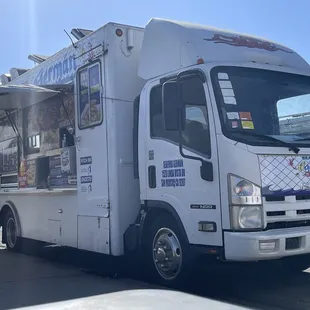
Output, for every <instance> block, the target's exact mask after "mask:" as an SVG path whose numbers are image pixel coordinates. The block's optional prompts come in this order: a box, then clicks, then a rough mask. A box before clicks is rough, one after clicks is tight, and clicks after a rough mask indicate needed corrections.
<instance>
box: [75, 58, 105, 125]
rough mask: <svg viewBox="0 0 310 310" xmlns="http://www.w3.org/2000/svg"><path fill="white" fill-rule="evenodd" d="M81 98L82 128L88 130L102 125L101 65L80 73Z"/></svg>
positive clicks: (80, 117) (80, 114)
mask: <svg viewBox="0 0 310 310" xmlns="http://www.w3.org/2000/svg"><path fill="white" fill-rule="evenodd" d="M79 98H80V99H79V122H80V127H81V128H87V127H91V126H95V125H98V124H100V123H101V122H102V117H103V110H102V104H101V91H100V67H99V64H96V65H94V66H92V67H90V68H89V69H84V70H82V71H80V76H79Z"/></svg>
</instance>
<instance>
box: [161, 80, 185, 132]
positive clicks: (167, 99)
mask: <svg viewBox="0 0 310 310" xmlns="http://www.w3.org/2000/svg"><path fill="white" fill-rule="evenodd" d="M179 86H180V87H181V83H177V82H176V81H167V82H165V83H164V84H163V90H162V102H163V115H164V123H165V129H166V130H167V131H178V130H183V129H184V127H185V109H184V106H183V104H182V102H181V96H180V87H179Z"/></svg>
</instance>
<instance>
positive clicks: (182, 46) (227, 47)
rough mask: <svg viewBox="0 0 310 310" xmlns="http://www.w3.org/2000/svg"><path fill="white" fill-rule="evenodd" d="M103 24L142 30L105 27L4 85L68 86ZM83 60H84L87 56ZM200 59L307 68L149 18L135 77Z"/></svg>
mask: <svg viewBox="0 0 310 310" xmlns="http://www.w3.org/2000/svg"><path fill="white" fill-rule="evenodd" d="M109 25H110V26H114V27H121V28H132V29H136V30H138V31H143V29H142V28H138V27H134V26H129V25H121V24H117V23H112V22H110V23H107V24H105V25H104V26H102V27H101V28H99V29H97V30H96V31H94V32H91V33H89V34H87V35H86V36H85V37H84V38H82V39H80V40H79V41H78V42H77V46H78V48H77V49H75V48H74V47H73V46H72V45H71V46H69V47H67V48H64V49H62V50H60V51H58V52H57V53H56V54H54V55H53V56H51V57H49V58H47V59H46V60H45V61H44V62H42V63H41V64H39V65H37V66H36V67H34V68H32V69H30V70H28V71H27V72H26V73H24V74H22V75H20V76H19V77H17V78H16V79H14V80H12V81H11V82H10V83H9V84H24V83H29V84H35V85H48V84H67V83H72V82H73V78H74V73H75V70H76V69H77V67H78V66H79V65H81V64H82V63H83V61H82V62H81V57H80V56H79V55H80V54H81V53H82V54H83V51H85V50H88V49H89V48H90V47H92V48H94V47H95V46H98V45H99V44H100V43H102V36H103V29H104V28H105V27H107V26H109ZM89 46H90V47H89ZM83 55H85V56H87V53H85V54H83ZM83 57H84V56H83ZM77 58H78V59H77ZM200 58H202V59H203V61H204V62H205V63H208V62H209V63H212V62H218V63H221V64H223V65H224V64H225V63H246V62H256V63H264V64H266V63H268V64H272V65H279V66H283V67H289V68H293V69H299V70H302V71H304V72H307V73H308V72H309V74H310V66H309V64H308V63H307V62H306V61H305V60H304V59H303V58H302V57H301V56H300V55H299V54H297V53H296V52H295V51H293V50H292V49H290V48H288V47H285V46H283V45H280V44H278V43H274V42H272V41H268V40H265V39H261V38H258V37H254V36H249V35H245V34H240V33H237V32H231V31H228V30H222V29H217V28H212V27H207V26H203V25H197V24H191V23H187V22H180V21H173V20H168V19H160V18H152V19H151V20H150V21H149V22H148V24H147V25H146V27H145V29H144V38H143V44H142V49H141V53H140V58H139V59H138V61H139V70H138V75H139V76H140V77H141V78H142V79H144V80H148V79H151V78H154V77H158V76H161V75H163V74H169V73H170V72H175V71H177V70H180V69H182V68H184V67H189V66H193V65H196V64H197V60H198V59H200ZM133 61H134V60H133ZM135 61H137V59H136V60H135Z"/></svg>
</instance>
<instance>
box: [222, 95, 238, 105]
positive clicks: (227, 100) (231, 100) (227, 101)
mask: <svg viewBox="0 0 310 310" xmlns="http://www.w3.org/2000/svg"><path fill="white" fill-rule="evenodd" d="M224 102H225V104H234V105H236V104H237V101H236V98H235V97H225V96H224Z"/></svg>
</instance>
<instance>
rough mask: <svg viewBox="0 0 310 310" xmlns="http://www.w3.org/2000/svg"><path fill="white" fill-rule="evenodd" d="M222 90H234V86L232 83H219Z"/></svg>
mask: <svg viewBox="0 0 310 310" xmlns="http://www.w3.org/2000/svg"><path fill="white" fill-rule="evenodd" d="M219 83H220V87H221V89H225V88H226V89H232V88H233V87H232V84H231V82H230V81H219Z"/></svg>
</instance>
